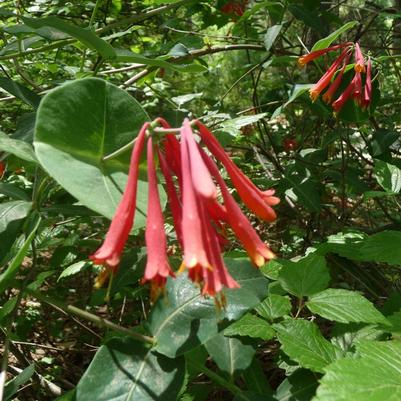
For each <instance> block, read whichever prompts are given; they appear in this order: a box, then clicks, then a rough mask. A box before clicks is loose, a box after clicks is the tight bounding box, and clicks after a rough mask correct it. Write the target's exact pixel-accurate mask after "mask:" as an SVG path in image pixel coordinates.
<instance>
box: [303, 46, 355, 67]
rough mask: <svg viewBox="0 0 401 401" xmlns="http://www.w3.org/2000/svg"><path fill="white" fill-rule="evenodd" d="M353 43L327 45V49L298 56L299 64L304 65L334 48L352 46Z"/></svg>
mask: <svg viewBox="0 0 401 401" xmlns="http://www.w3.org/2000/svg"><path fill="white" fill-rule="evenodd" d="M351 44H352V42H347V43H342V44H339V45H335V46H330V47H326V48H325V49H320V50H315V51H313V52H310V53H308V54H304V55H303V56H301V57H299V58H298V64H300V65H302V66H303V65H305V64H308V63H310V62H311V61H312V60H315V59H317V58H318V57H320V56H323V54H326V53H329V52H331V51H334V50H338V49H341V48H343V47H346V46H350V45H351Z"/></svg>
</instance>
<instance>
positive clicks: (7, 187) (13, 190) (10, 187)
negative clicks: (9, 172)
mask: <svg viewBox="0 0 401 401" xmlns="http://www.w3.org/2000/svg"><path fill="white" fill-rule="evenodd" d="M0 194H3V195H5V196H8V197H9V198H14V199H20V200H23V201H29V200H30V197H29V196H28V194H27V193H26V192H25V191H24V190H22V189H21V188H19V187H17V186H16V185H14V184H7V183H5V182H0Z"/></svg>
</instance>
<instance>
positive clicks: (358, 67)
mask: <svg viewBox="0 0 401 401" xmlns="http://www.w3.org/2000/svg"><path fill="white" fill-rule="evenodd" d="M354 69H355V71H356V72H359V73H361V72H365V59H364V58H363V55H362V51H361V48H360V47H359V43H358V42H356V43H355V66H354Z"/></svg>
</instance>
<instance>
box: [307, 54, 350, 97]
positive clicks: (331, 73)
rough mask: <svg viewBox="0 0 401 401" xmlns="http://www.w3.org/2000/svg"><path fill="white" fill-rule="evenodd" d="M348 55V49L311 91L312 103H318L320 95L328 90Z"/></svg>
mask: <svg viewBox="0 0 401 401" xmlns="http://www.w3.org/2000/svg"><path fill="white" fill-rule="evenodd" d="M347 54H348V49H344V50H343V51H342V52H341V54H340V55H339V56H338V57H337V58H336V60H335V61H334V62H333V64H332V65H331V66H330V67H329V69H328V70H327V71H326V72H325V73H324V74H323V76H322V77H321V78H320V79H319V81H318V82H317V83H316V84H315V85H314V86H313V87H312V88H311V89H310V90H309V94H310V97H311V99H312V101H313V102H314V101H316V99H317V98H318V96H319V95H320V93H321V92H322V91H323V90H324V89H325V88H326V86H327V85H329V84H330V82H331V79H332V78H333V76H334V74H335V72H336V71H337V69H338V67H339V66H340V64H341V63H342V61H343V60H344V58H345V57H346V56H347Z"/></svg>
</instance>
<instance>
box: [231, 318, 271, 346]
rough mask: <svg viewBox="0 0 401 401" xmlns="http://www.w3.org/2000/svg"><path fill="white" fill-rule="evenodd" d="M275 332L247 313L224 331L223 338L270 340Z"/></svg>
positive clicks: (264, 322) (265, 323) (263, 321)
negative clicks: (241, 337)
mask: <svg viewBox="0 0 401 401" xmlns="http://www.w3.org/2000/svg"><path fill="white" fill-rule="evenodd" d="M274 334H275V331H274V330H273V328H272V327H271V326H270V324H269V323H267V322H266V321H265V320H263V319H260V318H259V317H257V316H255V315H251V314H250V313H247V314H246V315H244V316H242V318H241V319H239V320H237V321H236V322H234V323H233V324H231V325H230V326H228V327H227V328H226V329H225V330H224V335H225V336H248V337H253V338H261V339H262V340H270V339H272V338H273V337H274Z"/></svg>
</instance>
